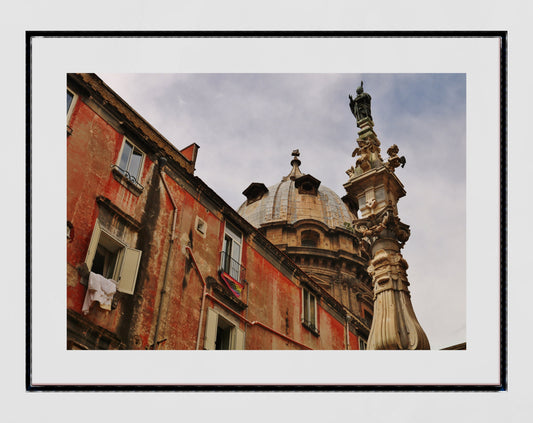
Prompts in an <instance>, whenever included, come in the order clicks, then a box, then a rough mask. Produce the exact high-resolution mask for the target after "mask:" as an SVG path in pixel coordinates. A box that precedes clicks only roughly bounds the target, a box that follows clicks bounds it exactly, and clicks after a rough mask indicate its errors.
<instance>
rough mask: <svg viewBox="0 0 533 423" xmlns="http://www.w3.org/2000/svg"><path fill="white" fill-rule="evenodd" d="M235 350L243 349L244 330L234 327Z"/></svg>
mask: <svg viewBox="0 0 533 423" xmlns="http://www.w3.org/2000/svg"><path fill="white" fill-rule="evenodd" d="M234 349H235V350H244V331H243V330H242V329H239V328H235V348H234Z"/></svg>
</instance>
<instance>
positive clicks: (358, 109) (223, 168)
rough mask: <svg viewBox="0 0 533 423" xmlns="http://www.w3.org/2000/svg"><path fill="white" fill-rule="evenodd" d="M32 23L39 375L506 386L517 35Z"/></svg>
mask: <svg viewBox="0 0 533 423" xmlns="http://www.w3.org/2000/svg"><path fill="white" fill-rule="evenodd" d="M26 42H27V45H26V47H27V56H28V58H29V59H31V60H29V61H28V66H27V102H28V103H27V106H28V107H27V113H28V114H27V118H28V119H27V120H28V125H29V126H28V127H29V131H28V134H27V135H28V138H27V151H28V155H27V157H28V162H27V167H28V172H29V173H28V175H29V177H30V178H29V179H28V182H29V183H28V186H27V189H28V200H29V202H28V207H29V211H30V213H31V217H32V218H31V225H30V227H29V228H28V230H29V231H30V234H31V236H29V239H28V241H29V246H30V247H31V248H30V252H29V255H28V260H29V265H30V270H29V272H28V277H27V281H26V283H27V306H28V310H27V317H28V321H27V331H28V332H27V339H28V346H27V351H28V352H27V357H26V359H27V360H26V367H27V379H26V382H27V386H26V387H27V389H28V390H95V389H96V390H136V389H137V390H138V389H142V390H170V391H172V390H181V391H183V390H193V391H194V390H250V389H252V390H303V391H336V390H337V391H338V390H343V391H380V390H381V391H383V390H387V391H390V390H393V391H405V390H407V391H417V390H433V391H434V390H450V391H458V390H459V391H499V390H505V389H506V387H507V373H506V364H507V358H506V351H507V335H506V322H507V320H506V314H505V309H506V308H505V307H506V301H507V297H506V289H507V285H506V284H507V280H506V273H505V270H504V269H505V268H506V255H505V254H504V253H502V252H504V251H505V249H506V211H505V210H506V208H505V201H506V189H507V185H506V165H507V162H506V148H507V136H506V128H507V120H506V119H507V117H506V101H507V97H506V84H507V74H506V60H507V50H506V43H507V34H506V33H505V32H497V31H494V32H419V33H417V32H414V33H412V32H411V33H407V32H357V31H354V32H328V31H323V32H168V33H165V32H163V33H161V32H157V33H156V32H134V33H131V32H130V33H120V32H105V33H98V32H95V33H80V32H37V31H30V32H27V34H26ZM65 92H66V93H67V98H66V100H67V105H66V107H67V112H66V121H65ZM65 122H66V130H65ZM65 131H66V132H65ZM51 198H53V199H56V200H57V201H55V203H54V204H55V205H56V206H54V207H50V199H51ZM57 205H62V206H61V207H59V206H57ZM65 234H66V235H65ZM217 349H220V350H226V351H210V350H217ZM230 350H231V351H230Z"/></svg>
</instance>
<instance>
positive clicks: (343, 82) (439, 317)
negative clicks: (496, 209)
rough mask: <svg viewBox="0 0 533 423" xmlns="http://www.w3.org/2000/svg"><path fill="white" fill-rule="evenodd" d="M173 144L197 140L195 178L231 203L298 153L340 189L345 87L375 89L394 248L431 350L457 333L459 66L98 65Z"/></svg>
mask: <svg viewBox="0 0 533 423" xmlns="http://www.w3.org/2000/svg"><path fill="white" fill-rule="evenodd" d="M99 76H100V77H101V78H102V79H103V80H104V81H105V82H106V83H107V84H108V85H109V86H110V87H111V88H112V89H114V90H115V91H116V92H117V93H118V94H119V95H120V96H121V97H122V98H123V99H124V100H125V101H126V102H128V103H129V104H130V105H131V106H132V107H133V108H134V109H135V110H136V111H137V112H139V113H140V114H141V115H142V116H143V117H144V118H145V119H146V120H148V122H150V123H151V124H152V125H153V126H154V127H155V128H156V129H157V130H159V132H161V133H162V134H163V136H165V137H166V138H167V139H168V140H169V141H170V142H171V143H173V144H174V145H175V146H176V147H177V148H183V147H186V146H187V145H189V144H191V143H193V142H196V143H197V144H198V145H200V151H199V155H198V159H197V165H196V175H197V176H198V177H200V178H201V179H202V180H203V181H204V182H206V183H207V184H208V185H209V186H210V187H211V188H213V189H214V190H215V191H216V192H217V193H218V194H219V195H220V196H221V197H222V198H223V199H224V200H225V201H226V202H227V203H228V204H229V205H231V206H232V207H233V208H235V209H237V208H238V207H239V205H240V204H241V203H242V202H243V201H244V199H245V198H244V196H243V195H242V191H243V190H244V189H245V188H246V187H247V186H248V185H249V184H250V183H251V182H262V183H264V184H265V185H266V186H270V185H272V184H275V183H277V182H278V181H279V180H280V179H281V178H282V177H283V176H285V175H287V174H288V173H289V171H290V168H291V167H290V164H289V163H290V160H291V158H292V157H291V155H290V154H291V152H292V150H293V149H296V148H298V149H299V150H300V153H301V156H300V159H301V161H302V165H301V167H300V168H301V170H302V172H304V173H309V174H311V175H313V176H314V177H315V178H317V179H319V180H321V181H322V184H323V185H325V186H327V187H329V188H331V189H333V190H334V191H335V192H337V194H339V196H342V195H344V189H343V186H342V185H343V184H344V183H345V182H346V181H347V180H348V176H347V175H346V173H345V171H346V169H348V168H349V167H350V166H352V165H353V164H354V161H355V159H354V158H352V157H351V153H352V151H353V150H354V148H355V147H356V141H355V140H356V138H357V130H358V128H357V127H356V123H355V119H354V117H353V115H352V114H351V112H350V110H349V107H348V95H349V94H352V95H353V96H355V90H356V88H357V87H358V86H359V84H360V82H361V80H363V81H364V87H365V91H366V92H368V93H369V94H370V95H371V96H372V116H373V118H374V123H375V128H374V129H375V131H376V133H377V135H378V137H379V139H380V141H381V146H382V155H383V157H386V150H387V148H388V147H389V146H391V145H392V144H397V145H398V147H399V149H400V153H399V155H404V156H405V157H406V159H407V164H406V166H405V168H403V169H402V168H398V169H397V170H396V174H397V176H398V177H399V178H400V179H401V181H402V182H403V183H404V186H405V189H406V191H407V196H406V197H404V198H402V199H401V200H400V202H399V205H398V207H399V212H400V217H401V219H402V221H403V222H405V223H407V224H408V225H410V226H411V238H410V240H409V241H408V242H407V244H406V246H405V247H404V249H403V251H402V253H403V255H404V257H405V258H406V259H407V261H408V263H409V270H408V275H409V281H410V283H411V295H412V300H413V305H414V308H415V312H416V314H417V317H418V319H419V321H420V323H421V325H422V327H423V328H424V330H425V331H426V333H427V335H428V337H429V340H430V343H431V346H432V349H439V348H442V347H445V346H449V345H453V344H456V343H460V342H464V341H466V340H467V338H466V336H467V335H466V323H465V321H466V309H465V307H466V299H465V294H466V290H465V285H466V275H465V254H466V252H465V235H464V234H465V231H466V219H465V216H466V215H465V213H466V210H465V207H466V206H465V198H466V186H465V178H466V161H465V152H466V150H465V148H466V78H465V75H464V74H107V73H106V74H99Z"/></svg>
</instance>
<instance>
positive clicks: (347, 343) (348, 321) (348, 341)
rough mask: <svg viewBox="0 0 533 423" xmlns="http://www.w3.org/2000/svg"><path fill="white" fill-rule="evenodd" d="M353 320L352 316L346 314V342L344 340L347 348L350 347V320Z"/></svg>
mask: <svg viewBox="0 0 533 423" xmlns="http://www.w3.org/2000/svg"><path fill="white" fill-rule="evenodd" d="M351 321H352V316H350V315H349V314H347V315H346V324H345V325H344V329H345V332H344V336H345V338H344V339H345V342H344V344H345V346H346V349H347V350H349V349H350V322H351Z"/></svg>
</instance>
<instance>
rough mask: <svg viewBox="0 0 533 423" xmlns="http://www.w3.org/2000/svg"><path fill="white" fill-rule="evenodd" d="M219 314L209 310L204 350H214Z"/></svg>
mask: <svg viewBox="0 0 533 423" xmlns="http://www.w3.org/2000/svg"><path fill="white" fill-rule="evenodd" d="M217 326H218V314H217V313H215V311H213V309H211V308H208V309H207V316H206V322H205V335H204V350H214V349H215V341H216V339H217Z"/></svg>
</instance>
